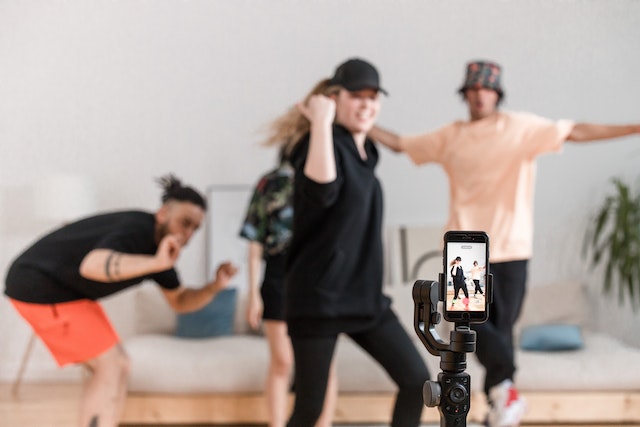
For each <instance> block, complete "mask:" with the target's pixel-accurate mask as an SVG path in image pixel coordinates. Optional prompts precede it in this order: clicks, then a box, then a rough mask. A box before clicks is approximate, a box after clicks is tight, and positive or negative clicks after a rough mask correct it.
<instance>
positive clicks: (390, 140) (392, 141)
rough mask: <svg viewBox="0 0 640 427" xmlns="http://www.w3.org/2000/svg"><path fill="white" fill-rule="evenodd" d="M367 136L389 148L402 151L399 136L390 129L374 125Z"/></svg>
mask: <svg viewBox="0 0 640 427" xmlns="http://www.w3.org/2000/svg"><path fill="white" fill-rule="evenodd" d="M367 136H369V138H371V139H373V140H374V141H377V142H379V143H380V144H382V145H384V146H386V147H387V148H389V149H390V150H392V151H395V152H396V153H399V152H401V151H402V146H401V144H400V136H399V135H397V134H395V133H393V132H391V131H388V130H386V129H382V128H381V127H378V126H374V127H373V129H371V130H370V131H369V133H368V134H367Z"/></svg>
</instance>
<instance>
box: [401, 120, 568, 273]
mask: <svg viewBox="0 0 640 427" xmlns="http://www.w3.org/2000/svg"><path fill="white" fill-rule="evenodd" d="M572 129H573V122H572V121H569V120H559V121H557V122H554V121H551V120H548V119H545V118H542V117H539V116H536V115H534V114H530V113H513V112H499V113H498V114H496V115H494V116H492V117H488V118H485V119H482V120H478V121H472V122H463V121H457V122H454V123H451V124H449V125H447V126H445V127H443V128H441V129H439V130H437V131H435V132H432V133H428V134H424V135H418V136H411V137H404V138H402V139H401V142H400V143H401V146H402V149H403V150H404V151H405V152H406V153H407V154H408V155H409V157H410V158H411V160H413V162H414V163H415V164H423V163H428V162H435V163H440V164H441V165H442V167H443V168H444V170H445V172H446V173H447V175H448V176H449V187H450V196H451V200H450V205H449V220H448V223H447V226H446V229H447V230H479V231H485V232H487V234H488V235H489V240H490V252H491V261H492V262H505V261H515V260H522V259H529V258H531V255H532V247H533V243H532V241H533V196H534V188H535V172H536V164H535V158H536V157H537V156H538V155H540V154H543V153H546V152H560V151H561V150H562V144H563V142H564V141H565V140H566V138H567V136H568V135H569V133H570V132H571V130H572Z"/></svg>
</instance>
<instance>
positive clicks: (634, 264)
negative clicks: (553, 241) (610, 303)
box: [584, 178, 640, 311]
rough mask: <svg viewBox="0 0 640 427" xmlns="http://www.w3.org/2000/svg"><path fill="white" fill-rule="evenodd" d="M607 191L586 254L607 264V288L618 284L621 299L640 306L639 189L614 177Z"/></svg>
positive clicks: (588, 237)
mask: <svg viewBox="0 0 640 427" xmlns="http://www.w3.org/2000/svg"><path fill="white" fill-rule="evenodd" d="M613 184H614V186H615V192H614V193H613V194H612V195H608V196H607V197H606V199H605V200H604V203H603V204H602V205H601V206H600V208H599V210H598V211H597V215H596V216H595V219H594V221H593V222H592V224H591V226H590V227H589V228H588V230H587V234H586V238H585V246H584V254H585V255H586V257H587V258H588V259H590V261H591V263H592V264H593V265H594V266H596V265H599V264H602V265H604V278H603V279H604V280H603V285H604V291H605V293H606V294H611V293H612V292H613V291H614V288H616V287H617V291H618V292H617V293H618V299H619V302H621V303H622V301H624V300H625V299H629V300H630V301H631V305H632V307H633V309H634V311H635V310H636V309H637V308H638V307H640V192H637V193H634V192H633V191H632V189H631V188H630V186H628V185H627V184H625V183H624V182H623V181H622V180H620V179H618V178H615V179H613Z"/></svg>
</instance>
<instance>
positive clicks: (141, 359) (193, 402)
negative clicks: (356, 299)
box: [120, 282, 640, 424]
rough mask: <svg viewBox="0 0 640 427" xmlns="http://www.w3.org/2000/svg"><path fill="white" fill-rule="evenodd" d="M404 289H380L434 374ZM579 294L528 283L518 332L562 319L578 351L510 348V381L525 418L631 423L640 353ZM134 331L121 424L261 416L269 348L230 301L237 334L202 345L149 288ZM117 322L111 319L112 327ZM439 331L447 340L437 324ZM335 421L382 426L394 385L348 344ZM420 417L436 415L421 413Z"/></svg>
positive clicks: (342, 345)
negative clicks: (181, 334) (576, 330)
mask: <svg viewBox="0 0 640 427" xmlns="http://www.w3.org/2000/svg"><path fill="white" fill-rule="evenodd" d="M412 285H413V283H411V282H409V283H405V284H402V285H395V286H387V287H386V290H387V293H388V294H389V295H390V296H392V298H393V299H394V307H395V309H396V312H397V313H398V314H399V316H400V318H401V320H402V322H403V323H404V325H405V327H406V328H407V330H408V332H409V334H410V336H412V337H413V339H414V340H415V344H416V347H417V348H418V350H419V351H420V353H421V354H422V355H423V357H424V359H425V361H426V362H427V364H428V366H429V369H430V371H431V373H432V375H433V377H435V376H436V375H437V373H438V372H439V359H438V358H436V357H434V356H432V355H430V354H429V353H428V352H427V350H426V349H425V348H424V347H423V345H422V343H421V342H420V341H419V339H418V336H417V335H416V333H415V332H414V330H413V300H412V297H411V289H412ZM589 307H590V304H589V302H588V293H587V292H586V289H585V288H584V287H582V286H581V285H580V284H579V283H554V284H549V285H547V286H533V287H531V289H530V294H529V295H528V298H527V304H526V307H525V308H524V312H523V316H522V321H521V323H520V327H521V326H524V325H529V324H540V323H558V322H565V323H571V324H577V325H580V326H581V328H582V332H583V338H584V342H585V346H584V348H583V349H581V350H577V351H567V352H530V351H522V350H518V351H517V354H516V357H517V361H518V365H519V366H520V369H519V370H518V372H517V377H516V383H517V384H518V386H519V388H520V389H521V390H522V391H523V393H524V394H525V395H527V396H528V397H529V401H530V409H529V413H528V414H527V419H528V420H529V421H532V422H540V423H544V422H550V423H555V422H575V421H589V422H614V423H618V422H630V421H635V422H640V349H638V348H633V347H630V346H626V345H624V344H623V343H622V342H620V341H618V340H616V339H614V338H612V337H611V336H609V335H607V334H605V333H600V332H596V331H595V330H594V329H593V328H592V326H593V325H590V324H589V319H590V315H589ZM131 308H132V309H133V313H132V315H133V317H132V319H133V320H132V321H133V323H134V325H135V327H134V328H133V329H134V330H133V331H132V333H131V335H130V336H129V337H128V338H126V339H125V346H126V349H127V351H128V353H129V356H130V358H131V360H132V373H131V380H130V384H129V390H130V395H129V399H128V404H127V410H126V413H125V419H124V421H125V422H131V423H150V424H162V423H169V422H182V423H188V422H190V423H204V422H241V423H242V422H243V423H260V422H265V420H266V411H265V408H264V400H263V397H262V391H263V389H264V383H265V378H266V368H267V363H268V349H267V345H266V342H265V340H264V338H263V337H262V336H259V335H255V334H249V333H247V332H246V327H245V326H244V324H243V323H244V322H243V321H242V318H243V313H244V307H243V300H242V299H239V307H238V308H237V313H236V326H235V327H236V333H234V334H233V335H232V336H225V337H219V338H208V339H184V338H177V337H175V336H174V335H173V333H172V330H173V328H174V326H175V315H174V314H172V312H171V311H170V309H169V308H168V306H167V305H166V303H164V301H163V299H162V297H161V295H160V292H159V291H158V290H157V289H155V285H152V284H147V285H144V286H142V287H141V288H139V289H138V290H136V291H135V295H134V303H133V305H132V307H131ZM121 320H122V319H120V321H121ZM441 326H442V328H443V329H441V335H442V337H443V338H446V339H448V334H446V331H445V330H446V328H447V327H448V326H449V325H448V324H444V323H443V324H442V325H441ZM336 357H337V359H336V360H337V368H338V377H339V384H340V386H339V388H340V392H341V396H340V399H339V407H338V411H337V414H336V418H337V420H340V421H341V422H355V421H358V422H368V423H377V422H382V423H384V422H387V421H388V419H389V414H390V407H391V404H392V400H391V399H392V395H393V391H394V386H393V384H392V382H391V381H390V380H389V379H388V378H387V376H386V375H385V373H384V372H383V371H382V370H381V369H380V368H379V367H378V365H377V364H376V363H375V362H374V361H372V360H371V359H370V358H369V356H368V355H366V354H365V353H363V352H362V351H361V350H360V349H359V348H358V347H357V346H355V345H354V344H353V343H352V342H351V341H349V340H348V339H347V338H344V339H341V341H340V342H339V345H338V349H337V354H336ZM468 362H469V363H468V372H469V373H470V374H471V378H472V390H473V393H472V394H473V395H472V399H473V400H472V410H471V412H470V415H469V419H470V420H475V421H480V420H481V419H482V417H483V414H484V410H485V404H484V397H483V395H482V393H481V389H482V378H483V370H482V368H481V367H480V366H479V364H478V363H477V360H476V359H475V356H473V355H469V356H468ZM424 418H425V421H431V422H433V421H436V420H437V419H438V418H439V415H438V412H437V410H435V409H433V408H425V412H424Z"/></svg>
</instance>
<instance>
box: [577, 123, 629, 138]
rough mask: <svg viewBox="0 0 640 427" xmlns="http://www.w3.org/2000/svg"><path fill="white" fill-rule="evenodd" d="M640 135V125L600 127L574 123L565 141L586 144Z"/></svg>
mask: <svg viewBox="0 0 640 427" xmlns="http://www.w3.org/2000/svg"><path fill="white" fill-rule="evenodd" d="M634 133H640V125H601V124H594V123H576V124H575V125H574V126H573V129H572V130H571V133H570V134H569V136H568V137H567V141H572V142H587V141H597V140H601V139H610V138H618V137H621V136H627V135H631V134H634Z"/></svg>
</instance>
